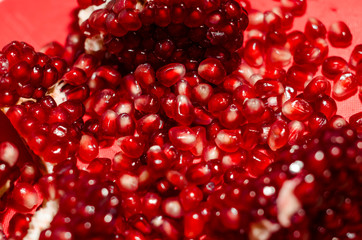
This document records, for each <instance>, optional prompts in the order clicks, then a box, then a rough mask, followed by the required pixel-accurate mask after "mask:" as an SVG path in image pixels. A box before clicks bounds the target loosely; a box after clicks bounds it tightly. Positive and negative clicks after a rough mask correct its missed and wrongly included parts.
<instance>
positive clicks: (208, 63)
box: [197, 58, 226, 85]
mask: <svg viewBox="0 0 362 240" xmlns="http://www.w3.org/2000/svg"><path fill="white" fill-rule="evenodd" d="M197 71H198V74H199V75H200V76H201V77H202V78H203V79H205V80H206V81H208V82H210V83H212V84H216V85H217V84H220V83H221V82H222V81H223V79H224V77H225V76H226V71H225V68H224V66H223V65H222V63H221V62H220V61H219V60H218V59H216V58H207V59H205V60H203V61H202V62H201V63H200V65H199V67H198V70H197Z"/></svg>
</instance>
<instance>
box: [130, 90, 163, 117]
mask: <svg viewBox="0 0 362 240" xmlns="http://www.w3.org/2000/svg"><path fill="white" fill-rule="evenodd" d="M134 108H135V109H136V110H138V111H139V112H141V113H157V112H158V110H159V108H160V103H159V101H158V99H157V97H156V96H154V95H151V94H145V95H141V96H139V97H136V98H135V99H134Z"/></svg>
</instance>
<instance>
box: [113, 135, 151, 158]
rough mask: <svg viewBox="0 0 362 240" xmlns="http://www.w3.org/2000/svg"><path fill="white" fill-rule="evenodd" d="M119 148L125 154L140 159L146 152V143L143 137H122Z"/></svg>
mask: <svg viewBox="0 0 362 240" xmlns="http://www.w3.org/2000/svg"><path fill="white" fill-rule="evenodd" d="M118 144H119V146H120V147H121V150H122V151H123V153H124V154H126V155H127V156H128V157H131V158H139V157H140V156H141V155H142V154H143V152H144V150H145V145H146V143H145V141H144V139H142V138H141V137H135V136H126V137H122V138H121V139H120V140H119V142H118Z"/></svg>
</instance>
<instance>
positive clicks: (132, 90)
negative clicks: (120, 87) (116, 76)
mask: <svg viewBox="0 0 362 240" xmlns="http://www.w3.org/2000/svg"><path fill="white" fill-rule="evenodd" d="M122 82H123V84H124V86H125V88H126V90H127V92H128V94H129V95H130V96H131V98H135V97H138V96H141V95H142V89H141V86H140V85H139V84H138V82H137V81H136V79H135V78H134V76H133V75H131V74H129V75H126V76H124V77H123V78H122Z"/></svg>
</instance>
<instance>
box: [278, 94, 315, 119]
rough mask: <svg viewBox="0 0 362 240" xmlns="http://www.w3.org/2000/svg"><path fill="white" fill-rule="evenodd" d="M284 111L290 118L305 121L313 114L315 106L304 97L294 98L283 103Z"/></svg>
mask: <svg viewBox="0 0 362 240" xmlns="http://www.w3.org/2000/svg"><path fill="white" fill-rule="evenodd" d="M282 112H283V115H284V116H285V117H287V118H288V119H290V120H299V121H304V120H306V119H308V118H309V117H310V116H311V115H312V113H313V108H312V106H311V105H310V104H309V103H308V102H307V101H305V100H304V99H301V98H294V99H290V100H288V101H286V102H285V103H284V104H283V107H282Z"/></svg>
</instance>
